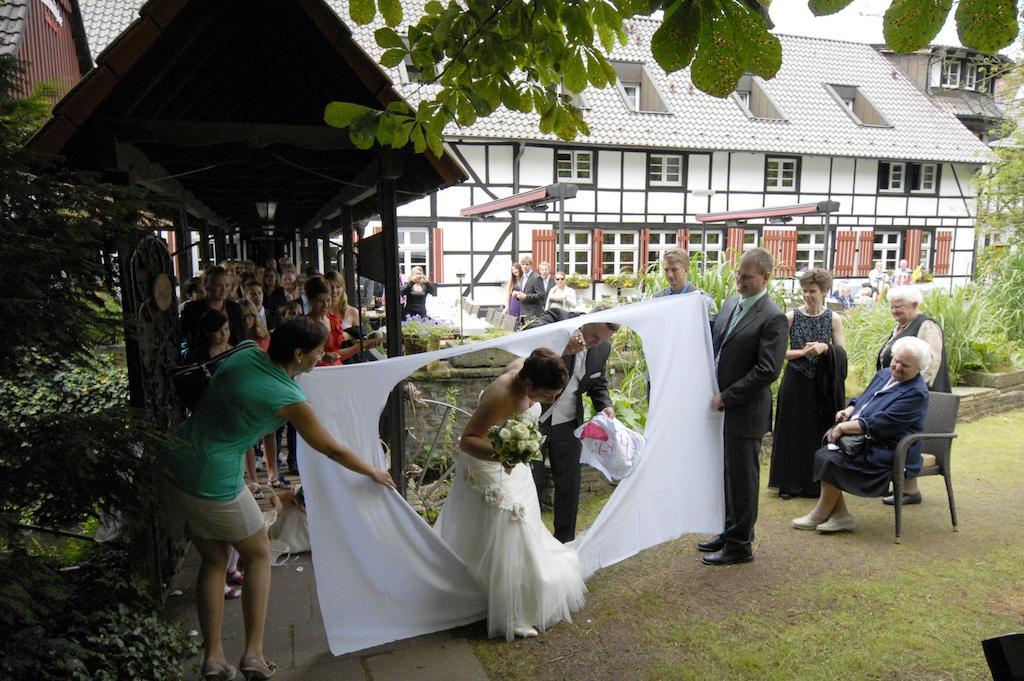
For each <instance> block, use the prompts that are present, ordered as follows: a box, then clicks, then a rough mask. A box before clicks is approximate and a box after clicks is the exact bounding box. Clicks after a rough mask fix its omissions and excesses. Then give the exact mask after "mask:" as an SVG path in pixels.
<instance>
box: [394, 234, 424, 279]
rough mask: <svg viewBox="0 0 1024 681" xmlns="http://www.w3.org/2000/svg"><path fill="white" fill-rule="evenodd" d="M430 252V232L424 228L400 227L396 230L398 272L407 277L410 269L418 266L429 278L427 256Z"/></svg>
mask: <svg viewBox="0 0 1024 681" xmlns="http://www.w3.org/2000/svg"><path fill="white" fill-rule="evenodd" d="M429 252H430V232H429V230H428V229H427V228H426V227H401V228H399V230H398V271H399V272H400V273H401V274H402V276H405V277H408V276H409V272H411V271H412V268H413V267H415V266H419V267H422V268H423V271H424V272H425V273H426V274H427V276H428V277H429V275H430V271H429V269H428V266H427V256H428V254H429Z"/></svg>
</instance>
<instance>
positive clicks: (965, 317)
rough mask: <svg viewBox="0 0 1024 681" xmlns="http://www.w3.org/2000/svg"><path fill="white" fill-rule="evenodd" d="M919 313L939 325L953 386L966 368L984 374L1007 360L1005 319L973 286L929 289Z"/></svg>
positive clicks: (989, 299) (989, 298)
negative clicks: (947, 289)
mask: <svg viewBox="0 0 1024 681" xmlns="http://www.w3.org/2000/svg"><path fill="white" fill-rule="evenodd" d="M1018 304H1019V301H1018ZM921 310H922V311H923V312H924V313H925V314H927V315H928V316H929V317H934V318H935V320H936V321H938V322H939V324H940V325H941V326H942V331H943V334H944V340H945V346H946V358H947V361H948V362H949V380H950V381H951V383H952V384H953V385H956V384H957V382H958V381H959V379H960V376H961V374H963V372H964V371H966V370H968V369H975V370H982V371H984V370H986V369H988V368H990V367H995V366H997V365H999V364H1005V363H1006V362H1008V361H1009V354H1008V353H1007V352H1006V350H1007V347H1008V345H1009V344H1008V341H1007V338H1006V333H1005V331H1004V328H1005V326H1004V320H1003V319H1002V317H1001V316H1000V314H999V312H998V310H997V308H996V306H995V305H994V304H993V301H992V297H990V296H987V295H984V294H983V293H982V291H981V289H980V288H979V287H978V286H977V285H976V284H968V285H966V286H960V287H957V288H954V289H953V290H952V291H949V292H946V291H942V290H939V289H931V290H930V291H928V292H927V293H925V296H924V302H922V303H921Z"/></svg>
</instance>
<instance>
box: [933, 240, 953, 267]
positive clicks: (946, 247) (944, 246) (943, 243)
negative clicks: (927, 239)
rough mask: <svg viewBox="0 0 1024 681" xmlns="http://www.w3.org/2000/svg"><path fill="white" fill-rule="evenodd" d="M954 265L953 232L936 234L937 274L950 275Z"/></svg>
mask: <svg viewBox="0 0 1024 681" xmlns="http://www.w3.org/2000/svg"><path fill="white" fill-rule="evenodd" d="M952 265H953V232H949V231H944V232H936V233H935V274H949V271H950V268H951V267H952Z"/></svg>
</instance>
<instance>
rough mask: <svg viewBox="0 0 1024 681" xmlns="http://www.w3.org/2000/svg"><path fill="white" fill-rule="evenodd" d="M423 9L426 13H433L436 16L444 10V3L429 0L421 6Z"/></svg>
mask: <svg viewBox="0 0 1024 681" xmlns="http://www.w3.org/2000/svg"><path fill="white" fill-rule="evenodd" d="M423 11H424V12H426V13H427V14H433V15H434V16H437V15H439V14H442V13H443V12H444V5H442V4H441V3H440V2H438V1H437V0H430V2H428V3H427V4H426V5H424V6H423Z"/></svg>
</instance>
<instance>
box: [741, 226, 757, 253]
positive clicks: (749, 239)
mask: <svg viewBox="0 0 1024 681" xmlns="http://www.w3.org/2000/svg"><path fill="white" fill-rule="evenodd" d="M755 248H757V230H756V229H746V230H744V231H743V252H744V253H746V252H747V251H752V250H754V249H755Z"/></svg>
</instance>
